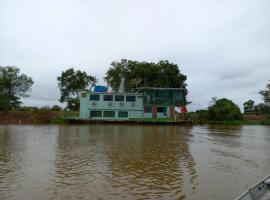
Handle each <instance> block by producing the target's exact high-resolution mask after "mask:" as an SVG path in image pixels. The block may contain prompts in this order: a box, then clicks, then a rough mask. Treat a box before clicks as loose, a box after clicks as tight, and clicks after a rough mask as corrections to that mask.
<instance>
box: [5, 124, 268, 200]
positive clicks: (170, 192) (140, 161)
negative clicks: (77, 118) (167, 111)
mask: <svg viewBox="0 0 270 200" xmlns="http://www.w3.org/2000/svg"><path fill="white" fill-rule="evenodd" d="M267 174H270V126H193V127H184V126H123V125H119V126H118V125H91V126H28V125H3V126H0V199H15V200H17V199H18V200H20V199H23V200H24V199H25V200H30V199H34V200H36V199H37V200H39V199H40V200H45V199H64V200H68V199H117V200H118V199H120V200H121V199H207V200H208V199H209V200H212V199H213V200H214V199H222V200H223V199H224V200H225V199H234V198H235V197H236V196H238V195H239V194H241V193H242V192H243V191H244V190H245V189H246V187H247V185H249V186H251V185H252V184H254V183H256V182H257V181H258V180H259V179H261V178H263V177H264V176H266V175H267Z"/></svg>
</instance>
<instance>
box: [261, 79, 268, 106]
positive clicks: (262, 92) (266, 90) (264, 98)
mask: <svg viewBox="0 0 270 200" xmlns="http://www.w3.org/2000/svg"><path fill="white" fill-rule="evenodd" d="M259 94H260V95H262V99H263V101H264V103H265V104H266V105H268V106H270V83H268V84H266V88H265V90H261V91H260V92H259Z"/></svg>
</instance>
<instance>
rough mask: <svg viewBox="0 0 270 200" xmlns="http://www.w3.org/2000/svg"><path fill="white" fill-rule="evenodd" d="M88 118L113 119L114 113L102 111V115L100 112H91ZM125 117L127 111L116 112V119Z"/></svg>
mask: <svg viewBox="0 0 270 200" xmlns="http://www.w3.org/2000/svg"><path fill="white" fill-rule="evenodd" d="M102 114H103V115H102ZM90 117H108V118H114V117H115V111H103V113H102V111H101V110H92V111H91V112H90ZM127 117H128V112H127V111H118V118H127Z"/></svg>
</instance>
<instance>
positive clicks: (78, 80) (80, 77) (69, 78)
mask: <svg viewBox="0 0 270 200" xmlns="http://www.w3.org/2000/svg"><path fill="white" fill-rule="evenodd" d="M57 80H58V87H59V88H60V93H61V97H60V99H59V101H60V102H65V101H66V102H68V106H67V107H68V108H69V109H71V110H78V109H79V97H78V93H77V91H78V90H83V89H85V88H86V87H88V86H89V85H90V84H91V83H94V82H96V79H95V78H94V77H93V76H90V75H88V74H87V73H86V72H83V71H80V70H78V71H74V69H73V68H70V69H67V70H66V71H63V72H62V74H61V76H59V77H57Z"/></svg>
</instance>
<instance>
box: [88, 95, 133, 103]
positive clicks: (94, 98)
mask: <svg viewBox="0 0 270 200" xmlns="http://www.w3.org/2000/svg"><path fill="white" fill-rule="evenodd" d="M113 97H114V101H125V96H124V95H115V96H114V95H104V96H103V101H113ZM99 99H100V95H98V94H91V95H90V101H99ZM126 101H127V102H135V101H136V96H131V95H127V96H126Z"/></svg>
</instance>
